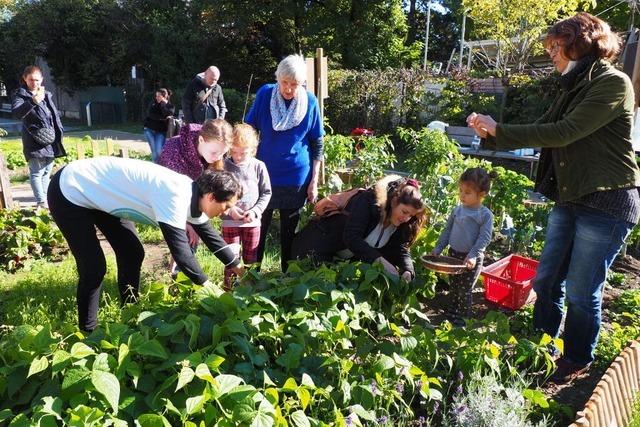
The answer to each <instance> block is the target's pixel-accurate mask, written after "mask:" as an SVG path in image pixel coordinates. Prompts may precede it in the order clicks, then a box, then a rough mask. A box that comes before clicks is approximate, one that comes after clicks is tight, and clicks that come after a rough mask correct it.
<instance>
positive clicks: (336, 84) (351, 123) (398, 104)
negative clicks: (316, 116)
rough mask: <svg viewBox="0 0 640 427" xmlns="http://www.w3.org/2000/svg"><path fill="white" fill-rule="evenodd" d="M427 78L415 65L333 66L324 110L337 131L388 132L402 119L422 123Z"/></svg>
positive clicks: (411, 122) (417, 124)
mask: <svg viewBox="0 0 640 427" xmlns="http://www.w3.org/2000/svg"><path fill="white" fill-rule="evenodd" d="M428 78H429V74H428V73H427V72H424V71H422V70H414V69H411V70H409V69H386V70H364V71H356V70H340V69H338V70H331V71H329V98H328V99H327V102H326V110H325V113H326V115H327V117H328V119H329V123H330V124H331V126H332V127H333V128H334V129H335V131H336V132H338V133H349V132H350V131H351V129H353V128H355V127H366V128H373V129H375V130H376V132H377V133H389V132H390V131H391V130H392V129H393V128H394V127H395V126H396V125H397V124H399V123H400V124H404V125H406V126H409V127H415V126H419V125H421V113H422V112H423V111H424V110H425V109H426V104H425V97H424V93H425V85H426V83H427V80H428ZM422 124H423V123H422Z"/></svg>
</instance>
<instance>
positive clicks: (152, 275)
mask: <svg viewBox="0 0 640 427" xmlns="http://www.w3.org/2000/svg"><path fill="white" fill-rule="evenodd" d="M98 238H99V239H100V246H101V247H102V250H103V251H104V253H105V254H113V249H112V248H111V246H110V245H109V242H107V239H106V238H105V237H104V236H103V235H102V233H99V234H98ZM143 246H144V253H145V255H144V261H143V263H142V280H143V282H144V281H147V280H151V281H168V280H169V277H170V274H169V257H170V254H169V248H167V245H166V243H144V244H143Z"/></svg>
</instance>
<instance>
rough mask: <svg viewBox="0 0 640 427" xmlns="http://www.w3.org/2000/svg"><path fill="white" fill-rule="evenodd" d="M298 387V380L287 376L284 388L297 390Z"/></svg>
mask: <svg viewBox="0 0 640 427" xmlns="http://www.w3.org/2000/svg"><path fill="white" fill-rule="evenodd" d="M297 388H298V383H296V380H295V379H294V378H291V377H289V378H287V380H286V381H285V382H284V385H283V386H282V390H283V391H295V390H296V389H297Z"/></svg>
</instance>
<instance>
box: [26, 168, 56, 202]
mask: <svg viewBox="0 0 640 427" xmlns="http://www.w3.org/2000/svg"><path fill="white" fill-rule="evenodd" d="M53 161H54V159H53V157H44V158H31V159H29V161H28V163H29V184H31V189H32V190H33V195H34V196H35V197H36V203H37V204H38V206H46V205H47V189H48V188H49V181H50V180H51V169H53Z"/></svg>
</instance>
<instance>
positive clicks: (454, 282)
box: [449, 248, 484, 317]
mask: <svg viewBox="0 0 640 427" xmlns="http://www.w3.org/2000/svg"><path fill="white" fill-rule="evenodd" d="M449 256H452V257H454V258H458V259H459V260H464V259H465V258H466V257H467V254H466V253H463V252H457V251H454V250H453V249H451V248H449ZM483 261H484V254H481V255H478V257H477V258H476V266H475V267H474V268H472V269H471V270H468V271H465V272H464V273H460V274H452V275H451V276H449V285H450V288H451V291H450V292H451V296H452V299H451V307H450V311H451V312H452V314H454V315H456V316H459V317H470V316H471V307H472V305H473V287H474V286H475V284H476V282H477V281H478V277H479V276H480V272H481V271H482V263H483Z"/></svg>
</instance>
